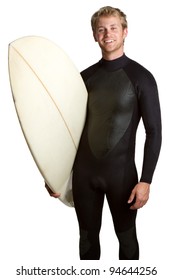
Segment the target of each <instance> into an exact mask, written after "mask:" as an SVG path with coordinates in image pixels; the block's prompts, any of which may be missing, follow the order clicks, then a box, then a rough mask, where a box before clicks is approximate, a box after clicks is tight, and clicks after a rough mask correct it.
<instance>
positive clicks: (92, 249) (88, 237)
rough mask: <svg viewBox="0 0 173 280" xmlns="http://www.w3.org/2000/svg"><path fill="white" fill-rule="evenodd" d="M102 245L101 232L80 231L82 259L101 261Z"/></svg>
mask: <svg viewBox="0 0 173 280" xmlns="http://www.w3.org/2000/svg"><path fill="white" fill-rule="evenodd" d="M99 257H100V243H99V232H97V231H87V230H83V229H81V230H80V258H81V259H99Z"/></svg>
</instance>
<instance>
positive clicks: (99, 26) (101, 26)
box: [97, 23, 118, 28]
mask: <svg viewBox="0 0 173 280" xmlns="http://www.w3.org/2000/svg"><path fill="white" fill-rule="evenodd" d="M110 26H111V27H113V26H118V24H117V23H113V24H111V25H110ZM97 28H104V26H103V25H98V26H97Z"/></svg>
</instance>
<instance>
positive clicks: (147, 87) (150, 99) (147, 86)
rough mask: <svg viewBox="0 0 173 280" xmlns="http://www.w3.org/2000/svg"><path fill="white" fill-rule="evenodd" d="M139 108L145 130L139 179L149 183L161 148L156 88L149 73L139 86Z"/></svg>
mask: <svg viewBox="0 0 173 280" xmlns="http://www.w3.org/2000/svg"><path fill="white" fill-rule="evenodd" d="M138 98H139V108H140V112H141V116H142V120H143V123H144V127H145V132H146V140H145V146H144V158H143V167H142V174H141V178H140V181H141V182H146V183H151V181H152V177H153V173H154V170H155V167H156V164H157V160H158V157H159V153H160V148H161V112H160V103H159V96H158V89H157V84H156V82H155V79H154V78H153V76H152V75H151V74H148V75H146V76H143V79H142V82H140V86H139V96H138Z"/></svg>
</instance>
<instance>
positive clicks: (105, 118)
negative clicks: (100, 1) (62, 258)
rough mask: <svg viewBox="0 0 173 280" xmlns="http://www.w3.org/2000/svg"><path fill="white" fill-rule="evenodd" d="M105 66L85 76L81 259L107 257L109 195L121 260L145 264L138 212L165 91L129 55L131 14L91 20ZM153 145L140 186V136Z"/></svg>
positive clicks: (79, 180) (77, 184)
mask: <svg viewBox="0 0 173 280" xmlns="http://www.w3.org/2000/svg"><path fill="white" fill-rule="evenodd" d="M91 25H92V30H93V35H94V39H95V41H96V42H98V44H99V46H100V48H101V52H102V59H101V60H100V61H99V62H98V63H96V64H94V65H92V66H90V67H89V68H87V69H86V70H84V71H83V72H82V73H81V75H82V77H83V80H84V82H85V85H86V87H87V90H88V110H87V119H86V123H85V127H84V130H83V133H82V137H81V141H80V145H79V148H78V152H77V156H76V159H75V163H74V168H73V197H74V205H75V210H76V214H77V217H78V222H79V229H80V259H81V260H97V259H99V258H100V242H99V232H100V228H101V218H102V208H103V202H104V197H105V196H106V198H107V201H108V205H109V208H110V211H111V214H112V218H113V223H114V228H115V232H116V235H117V238H118V241H119V246H120V247H119V259H121V260H137V259H139V246H138V240H137V235H136V225H135V220H136V214H137V209H139V208H141V207H143V206H144V205H145V204H146V202H147V200H148V198H149V191H150V184H151V181H152V177H153V173H154V170H155V167H156V163H157V160H158V156H159V152H160V146H161V115H160V106H159V98H158V90H157V85H156V82H155V79H154V77H153V76H152V74H151V73H150V72H149V71H148V70H147V69H145V68H144V67H143V66H141V65H140V64H138V63H137V62H135V61H133V60H131V59H129V58H128V57H127V56H126V55H125V54H124V41H125V38H126V36H127V33H128V29H127V20H126V15H125V14H124V13H123V12H122V11H121V10H119V9H117V8H112V7H109V6H108V7H103V8H101V9H100V10H99V11H97V12H96V13H95V14H94V15H93V16H92V19H91ZM141 118H142V120H143V123H144V127H145V131H146V141H145V148H144V159H143V168H142V174H141V177H140V180H138V176H137V171H136V167H135V162H134V157H135V138H136V130H137V127H138V124H139V121H140V119H141Z"/></svg>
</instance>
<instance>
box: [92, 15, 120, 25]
mask: <svg viewBox="0 0 173 280" xmlns="http://www.w3.org/2000/svg"><path fill="white" fill-rule="evenodd" d="M111 25H117V26H121V25H122V23H121V19H120V17H119V16H118V15H117V16H101V17H99V19H98V21H97V28H98V27H100V26H102V27H106V26H111Z"/></svg>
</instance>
